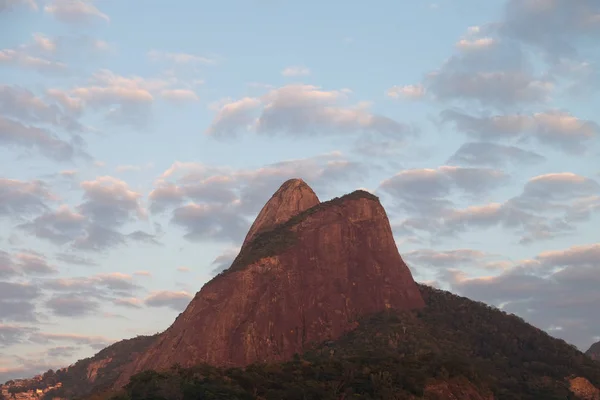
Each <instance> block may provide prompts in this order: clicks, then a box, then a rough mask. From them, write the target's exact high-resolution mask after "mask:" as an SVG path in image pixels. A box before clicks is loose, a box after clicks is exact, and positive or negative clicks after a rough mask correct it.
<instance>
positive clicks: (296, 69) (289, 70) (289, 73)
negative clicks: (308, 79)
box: [281, 66, 310, 77]
mask: <svg viewBox="0 0 600 400" xmlns="http://www.w3.org/2000/svg"><path fill="white" fill-rule="evenodd" d="M281 75H283V76H285V77H295V76H308V75H310V69H308V68H306V67H303V66H292V67H286V68H284V69H283V70H282V71H281Z"/></svg>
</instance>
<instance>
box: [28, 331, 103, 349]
mask: <svg viewBox="0 0 600 400" xmlns="http://www.w3.org/2000/svg"><path fill="white" fill-rule="evenodd" d="M29 339H30V340H31V341H32V342H34V343H40V344H48V343H55V342H67V343H73V344H76V345H89V346H97V345H102V346H103V347H106V346H108V345H109V344H111V343H112V342H114V340H113V339H109V338H107V337H104V336H88V335H79V334H74V333H53V332H37V333H34V334H32V335H31V336H30V338H29Z"/></svg>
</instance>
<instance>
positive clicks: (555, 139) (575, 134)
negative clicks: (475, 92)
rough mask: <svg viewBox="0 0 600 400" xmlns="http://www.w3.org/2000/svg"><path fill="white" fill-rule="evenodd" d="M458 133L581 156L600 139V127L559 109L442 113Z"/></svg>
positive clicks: (480, 138) (443, 118)
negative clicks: (541, 146) (532, 143)
mask: <svg viewBox="0 0 600 400" xmlns="http://www.w3.org/2000/svg"><path fill="white" fill-rule="evenodd" d="M441 116H442V120H443V121H444V122H450V123H452V124H453V125H454V127H455V128H456V130H458V131H459V132H461V133H464V134H465V135H467V136H469V137H471V138H475V139H479V140H493V141H500V140H515V139H517V140H520V141H523V142H532V141H533V142H534V143H535V144H540V145H545V146H550V147H553V148H556V149H559V150H563V151H566V152H569V153H581V152H583V151H584V150H585V149H586V147H588V145H589V143H591V142H592V141H593V140H597V139H598V138H600V125H598V124H597V123H596V122H593V121H589V120H581V119H579V118H577V117H574V116H573V115H571V114H569V113H567V112H564V111H558V110H551V111H546V112H539V113H534V114H533V115H524V114H512V115H511V114H505V115H495V116H481V117H477V116H472V115H468V114H464V113H462V112H460V111H457V110H446V111H444V112H442V114H441Z"/></svg>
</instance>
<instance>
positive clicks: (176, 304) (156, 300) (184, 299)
mask: <svg viewBox="0 0 600 400" xmlns="http://www.w3.org/2000/svg"><path fill="white" fill-rule="evenodd" d="M192 297H193V296H192V295H191V294H189V293H188V292H184V291H179V292H177V291H168V290H161V291H158V292H153V293H151V294H150V295H149V296H148V297H147V298H146V299H145V300H144V303H145V304H146V305H147V306H148V307H168V308H171V309H173V310H175V311H183V310H184V309H185V308H186V307H187V305H188V304H189V302H190V300H192Z"/></svg>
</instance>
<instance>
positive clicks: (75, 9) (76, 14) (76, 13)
mask: <svg viewBox="0 0 600 400" xmlns="http://www.w3.org/2000/svg"><path fill="white" fill-rule="evenodd" d="M44 11H45V12H47V13H48V14H52V15H53V16H54V17H55V18H56V19H57V20H59V21H61V22H65V23H80V22H86V21H89V20H92V19H95V18H100V19H103V20H105V21H106V22H109V21H110V18H109V17H108V15H106V14H104V13H103V12H101V11H100V10H98V8H96V6H94V5H93V4H92V2H91V0H52V1H51V2H50V3H49V4H48V5H46V6H45V7H44Z"/></svg>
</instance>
